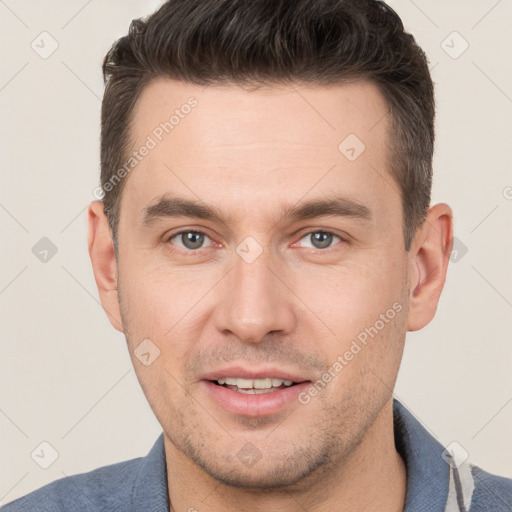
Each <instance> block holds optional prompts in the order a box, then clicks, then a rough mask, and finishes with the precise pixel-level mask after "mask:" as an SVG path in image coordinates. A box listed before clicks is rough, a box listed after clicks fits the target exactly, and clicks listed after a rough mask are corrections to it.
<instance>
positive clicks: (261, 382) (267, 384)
mask: <svg viewBox="0 0 512 512" xmlns="http://www.w3.org/2000/svg"><path fill="white" fill-rule="evenodd" d="M217 382H218V383H219V384H220V385H223V384H227V385H228V386H236V387H237V388H239V389H271V388H273V387H274V388H278V387H280V386H281V385H282V384H284V385H285V386H291V385H292V384H293V382H292V381H291V380H281V379H273V378H270V377H268V378H265V379H236V378H234V377H226V378H224V379H219V380H218V381H217Z"/></svg>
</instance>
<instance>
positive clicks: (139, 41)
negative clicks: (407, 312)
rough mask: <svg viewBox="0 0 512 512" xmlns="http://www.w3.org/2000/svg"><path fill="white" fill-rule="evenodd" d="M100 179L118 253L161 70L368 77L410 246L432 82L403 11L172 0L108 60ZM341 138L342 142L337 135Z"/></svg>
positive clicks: (235, 77)
mask: <svg viewBox="0 0 512 512" xmlns="http://www.w3.org/2000/svg"><path fill="white" fill-rule="evenodd" d="M103 77H104V80H105V84H106V89H105V93H104V97H103V104H102V111H101V186H102V189H103V194H104V197H103V204H104V210H105V213H106V215H107V217H108V222H109V225H110V228H111V230H112V235H113V242H114V247H115V249H116V255H117V228H118V223H119V214H120V211H119V210H120V199H121V192H122V188H123V183H124V181H125V180H122V181H121V182H120V183H119V185H118V186H115V187H112V186H110V187H108V189H107V188H106V187H105V185H106V184H107V183H108V182H109V180H110V179H111V178H112V176H113V175H114V174H115V173H116V170H118V169H119V167H121V166H122V165H123V162H125V161H126V158H127V155H128V154H129V151H130V144H131V142H130V136H131V120H132V117H133V111H134V106H135V103H136V101H137V99H138V98H139V97H140V94H141V91H142V89H143V88H144V87H145V86H146V85H148V83H149V82H150V81H151V80H153V79H155V78H157V77H169V78H173V79H179V80H184V81H187V82H190V83H194V84H199V85H210V84H221V83H222V84H236V85H244V84H245V85H247V84H249V85H251V84H253V85H257V84H259V85H265V84H268V85H271V84H275V83H285V84H286V83H292V84H293V83H299V84H300V83H304V84H313V85H314V84H318V85H323V84H333V83H343V82H345V81H347V80H353V79H367V80H369V81H371V82H372V83H374V84H376V85H377V86H378V87H379V89H380V91H381V92H382V93H383V95H384V96H385V98H386V100H387V104H388V107H389V111H390V114H391V115H390V118H389V119H390V132H389V135H388V138H389V142H388V145H389V147H390V150H391V166H390V167H391V169H390V171H391V175H392V176H393V178H394V179H395V181H396V182H397V183H398V185H399V187H400V191H401V196H402V205H403V231H404V242H405V248H406V250H407V251H408V250H409V248H410V244H411V241H412V239H413V238H414V234H415V232H416V229H417V228H418V226H420V225H421V224H422V222H423V221H424V219H425V216H426V213H427V211H428V208H429V204H430V191H431V184H432V155H433V150H434V116H435V103H434V88H433V83H432V79H431V77H430V73H429V68H428V61H427V58H426V56H425V53H424V52H423V50H422V49H421V48H420V47H419V46H418V45H417V44H416V42H415V40H414V38H413V36H411V35H410V34H408V33H406V32H405V30H404V26H403V24H402V21H401V19H400V17H399V16H398V15H397V14H396V13H395V11H393V9H391V8H390V7H389V6H388V5H386V4H385V3H384V2H381V1H376V0H294V1H292V0H229V1H226V0H207V1H205V0H168V1H167V2H165V3H164V4H163V5H162V6H161V7H160V8H159V9H158V10H157V11H156V12H154V13H153V14H152V15H150V16H147V17H145V18H141V19H136V20H133V21H132V22H131V25H130V28H129V31H128V34H127V35H126V36H124V37H121V38H120V39H119V40H118V41H116V42H115V43H114V45H113V46H112V48H111V49H110V50H109V52H108V53H107V55H106V56H105V59H104V61H103ZM340 142H341V141H340Z"/></svg>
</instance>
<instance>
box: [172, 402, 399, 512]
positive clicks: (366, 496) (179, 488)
mask: <svg viewBox="0 0 512 512" xmlns="http://www.w3.org/2000/svg"><path fill="white" fill-rule="evenodd" d="M165 451H166V460H167V476H168V489H169V500H170V503H171V504H172V506H171V512H220V511H225V510H251V511H253V512H260V511H261V512H263V511H268V510H276V511H279V512H299V511H300V512H302V511H303V510H308V512H327V511H330V510H339V511H340V512H348V511H350V512H363V511H364V512H402V511H403V510H404V506H405V498H406V481H407V479H406V468H405V464H404V462H403V460H402V458H401V457H400V455H399V454H398V452H397V451H396V448H395V441H394V431H393V409H392V399H391V400H390V401H389V402H388V403H387V404H386V406H384V408H383V409H382V410H381V412H380V414H379V416H378V417H377V419H376V420H375V422H374V423H373V425H372V427H371V428H370V429H369V430H368V432H367V433H366V435H365V437H364V438H363V439H362V441H361V442H360V444H359V445H358V446H357V448H356V449H355V450H354V451H353V452H352V453H351V454H350V456H349V457H348V458H347V459H345V460H342V461H339V462H338V464H337V465H336V466H335V467H330V468H326V472H325V474H324V475H322V476H321V477H320V478H318V476H319V475H316V476H317V478H314V477H311V478H308V481H303V482H301V483H298V484H296V485H295V486H294V487H293V488H286V489H277V490H276V489H264V490H261V489H260V490H255V489H242V488H233V487H230V486H227V485H225V484H223V483H220V482H218V481H217V480H215V479H214V478H212V477H211V476H210V475H208V474H207V473H206V472H205V471H203V470H202V469H201V468H199V467H198V466H197V465H196V464H195V463H193V462H192V461H191V460H190V459H188V458H187V457H186V456H185V455H183V453H181V452H180V451H179V450H177V449H176V447H175V446H174V445H173V444H172V442H171V441H170V440H169V439H168V438H167V436H165Z"/></svg>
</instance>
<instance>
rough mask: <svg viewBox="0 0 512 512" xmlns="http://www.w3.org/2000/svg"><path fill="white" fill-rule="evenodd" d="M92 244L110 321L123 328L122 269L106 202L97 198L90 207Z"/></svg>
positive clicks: (91, 253)
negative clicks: (105, 210) (118, 261)
mask: <svg viewBox="0 0 512 512" xmlns="http://www.w3.org/2000/svg"><path fill="white" fill-rule="evenodd" d="M87 222H88V248H89V256H90V258H91V263H92V268H93V272H94V279H95V280H96V285H97V287H98V292H99V296H100V300H101V304H102V306H103V309H104V310H105V313H106V314H107V316H108V318H109V320H110V323H111V324H112V325H113V327H114V328H115V329H117V330H118V331H121V332H124V331H123V325H122V322H121V312H120V306H119V297H118V290H117V286H118V270H117V262H116V259H115V254H114V245H113V242H112V237H111V235H110V227H109V225H108V220H107V216H106V215H105V213H104V211H103V203H101V202H100V201H93V202H92V203H91V204H90V205H89V209H88V211H87Z"/></svg>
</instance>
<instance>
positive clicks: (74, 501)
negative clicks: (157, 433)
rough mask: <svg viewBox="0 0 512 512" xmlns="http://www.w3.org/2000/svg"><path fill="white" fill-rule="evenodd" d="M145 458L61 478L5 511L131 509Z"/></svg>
mask: <svg viewBox="0 0 512 512" xmlns="http://www.w3.org/2000/svg"><path fill="white" fill-rule="evenodd" d="M143 460H144V458H143V457H139V458H136V459H131V460H128V461H124V462H119V463H116V464H111V465H108V466H103V467H100V468H97V469H94V470H93V471H90V472H88V473H81V474H78V475H73V476H68V477H65V478H61V479H59V480H56V481H54V482H52V483H50V484H47V485H45V486H44V487H41V488H40V489H37V490H35V491H33V492H31V493H29V494H27V495H26V496H23V497H21V498H18V499H17V500H14V501H12V502H11V503H8V504H7V505H4V506H3V507H2V509H1V512H28V511H31V512H61V511H62V512H70V511H75V510H77V511H78V510H87V511H90V512H93V511H96V510H98V511H99V510H109V511H112V512H114V511H117V510H119V511H121V510H127V509H128V506H127V504H128V503H129V502H130V495H131V493H132V490H133V487H134V484H135V481H136V479H137V474H138V472H139V471H140V468H141V466H142V463H143Z"/></svg>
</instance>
